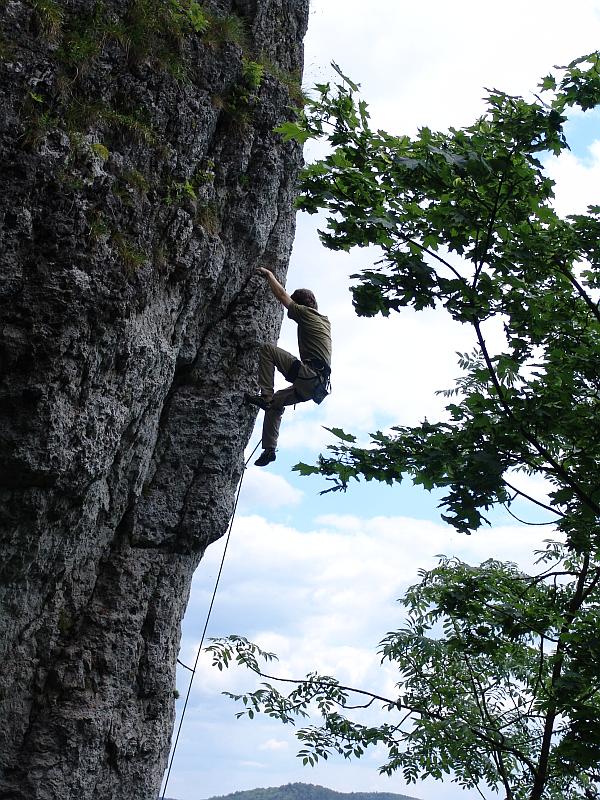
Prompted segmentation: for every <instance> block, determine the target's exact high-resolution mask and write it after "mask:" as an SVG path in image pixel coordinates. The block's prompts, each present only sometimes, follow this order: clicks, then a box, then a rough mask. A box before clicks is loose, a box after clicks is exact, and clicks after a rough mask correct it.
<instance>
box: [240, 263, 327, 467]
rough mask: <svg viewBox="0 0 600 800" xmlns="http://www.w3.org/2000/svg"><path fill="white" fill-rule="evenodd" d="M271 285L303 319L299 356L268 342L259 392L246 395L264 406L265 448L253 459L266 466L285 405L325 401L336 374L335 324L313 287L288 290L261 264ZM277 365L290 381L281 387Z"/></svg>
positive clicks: (291, 314)
mask: <svg viewBox="0 0 600 800" xmlns="http://www.w3.org/2000/svg"><path fill="white" fill-rule="evenodd" d="M256 271H257V272H258V273H260V274H261V275H263V276H264V277H265V278H266V280H267V283H268V284H269V288H270V289H271V291H272V292H273V294H274V295H275V297H276V298H277V300H279V302H280V303H283V305H284V306H285V307H286V308H287V314H288V317H289V318H290V319H293V320H294V322H295V323H296V324H297V325H298V350H299V352H300V359H298V358H296V356H293V355H292V354H291V353H288V352H287V350H283V349H282V348H281V347H276V345H274V344H264V345H263V346H262V347H261V349H260V356H259V371H258V384H259V386H260V394H259V395H251V394H246V395H245V400H246V402H247V403H250V404H251V405H254V406H258V407H259V408H262V409H263V410H264V412H265V418H264V421H263V429H262V447H263V451H262V453H261V454H260V456H259V457H258V458H257V460H256V461H255V462H254V463H255V464H256V466H258V467H265V466H266V465H267V464H270V463H271V462H272V461H275V458H276V456H275V449H276V447H277V439H278V437H279V426H280V424H281V417H282V416H283V412H284V411H285V406H290V405H295V404H296V403H304V402H305V401H306V400H314V401H315V402H316V403H320V402H321V401H322V400H323V399H324V398H325V397H326V395H327V394H328V389H329V376H330V374H331V324H330V322H329V320H328V319H327V317H325V316H324V315H323V314H320V313H319V310H318V306H317V301H316V298H315V296H314V294H313V293H312V292H311V291H310V289H296V291H295V292H293V293H292V294H291V295H289V294H288V293H287V292H286V290H285V289H284V288H283V286H282V285H281V284H280V283H279V281H278V280H277V278H276V277H275V275H274V274H273V273H272V272H271V270H269V269H266V268H265V267H258V268H257V270H256ZM275 368H277V369H278V370H279V372H281V374H282V375H283V376H284V377H285V379H286V380H288V381H289V382H290V383H291V386H287V387H286V388H285V389H280V390H279V391H278V392H276V391H275V390H274V380H275Z"/></svg>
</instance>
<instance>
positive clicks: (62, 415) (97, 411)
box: [0, 0, 308, 800]
mask: <svg viewBox="0 0 600 800" xmlns="http://www.w3.org/2000/svg"><path fill="white" fill-rule="evenodd" d="M307 5H308V0H212V2H204V3H201V4H200V5H198V4H197V3H195V2H194V0H178V2H176V3H168V2H165V0H132V2H129V3H123V2H119V1H118V0H103V2H102V3H92V2H89V1H88V0H73V1H72V2H68V3H58V2H55V0H28V2H21V1H20V0H5V2H3V3H2V4H0V7H1V9H2V11H1V20H2V25H1V28H0V161H1V164H2V171H1V175H0V184H1V185H0V189H1V191H0V248H1V249H0V255H1V265H0V547H1V562H0V661H1V667H0V798H6V799H7V800H50V799H52V800H54V799H55V798H60V799H61V800H67V799H68V798H77V800H88V798H89V799H90V800H91V799H92V798H93V799H94V800H100V799H103V800H109V799H110V800H118V799H119V798H123V800H137V798H139V799H140V800H149V798H152V797H155V796H156V793H157V789H158V787H159V784H160V780H161V777H162V772H163V769H164V766H165V763H166V758H167V754H168V748H169V740H170V735H171V731H172V725H173V716H174V711H173V704H174V698H173V690H174V674H175V660H176V656H177V651H178V646H179V636H180V622H181V618H182V615H183V613H184V610H185V605H186V601H187V598H188V593H189V587H190V581H191V577H192V573H193V571H194V569H195V567H196V566H197V564H198V562H199V560H200V559H201V557H202V554H203V553H204V550H205V549H206V547H207V546H208V545H209V544H210V543H211V542H213V541H215V540H216V539H217V538H218V537H220V536H221V535H222V534H223V533H224V531H225V529H226V526H227V522H228V519H229V516H230V513H231V509H232V502H233V494H234V490H235V488H236V484H237V482H238V479H239V477H240V474H241V469H242V463H243V462H242V458H243V450H244V446H245V444H246V443H247V440H248V437H249V435H250V433H251V429H252V425H253V422H254V414H253V413H252V412H250V411H249V410H248V409H247V408H245V407H244V406H243V405H242V403H241V397H242V394H243V392H244V391H245V390H248V389H253V388H255V379H254V375H255V370H256V356H257V349H258V345H259V344H260V343H261V342H262V341H264V340H274V339H275V338H276V336H277V332H278V330H279V325H280V322H281V314H280V311H279V309H278V308H277V305H276V303H274V301H273V300H272V298H270V297H268V296H267V295H265V293H264V283H263V282H262V281H261V280H259V279H258V278H256V277H254V275H253V270H254V268H255V266H256V265H257V264H258V263H259V262H260V263H261V264H265V263H268V264H272V265H273V266H274V267H275V268H276V270H277V272H278V274H279V276H280V277H282V278H283V276H284V275H285V270H286V267H287V261H288V257H289V252H290V249H291V243H292V238H293V230H294V215H293V211H292V201H293V193H294V188H293V187H294V180H295V176H296V173H297V169H298V166H299V164H300V161H301V153H300V152H299V150H298V148H297V147H296V146H295V145H293V144H284V143H283V142H282V141H281V138H280V137H279V136H278V135H277V134H275V133H274V132H273V128H274V126H275V125H277V124H278V123H279V122H281V121H283V120H284V119H288V118H289V115H290V111H289V106H290V104H292V105H293V102H294V99H293V98H294V96H295V94H296V93H297V82H298V76H299V74H300V70H301V67H302V50H301V42H302V37H303V35H304V31H305V27H306V21H307V13H308V10H307ZM196 28H197V30H196ZM257 64H258V65H259V67H260V69H259V68H258V67H257V66H256V65H257ZM290 94H291V95H292V98H290ZM198 746H199V747H201V743H198Z"/></svg>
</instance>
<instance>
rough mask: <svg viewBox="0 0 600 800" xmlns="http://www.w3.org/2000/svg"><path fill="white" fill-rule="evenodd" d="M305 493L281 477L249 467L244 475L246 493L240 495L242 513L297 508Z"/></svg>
mask: <svg viewBox="0 0 600 800" xmlns="http://www.w3.org/2000/svg"><path fill="white" fill-rule="evenodd" d="M303 496H304V493H303V492H301V491H300V490H299V489H296V488H295V487H294V486H292V485H291V484H290V483H289V482H288V481H287V480H286V479H285V478H283V477H282V476H281V475H277V474H275V473H274V472H269V471H268V470H265V469H261V468H260V467H252V466H251V467H248V469H247V471H246V474H245V475H244V491H243V492H242V493H241V494H240V511H241V512H242V513H243V512H247V511H251V510H252V509H255V508H260V509H261V510H263V511H264V510H268V509H274V508H282V507H286V508H287V507H293V506H297V505H298V504H299V503H300V502H301V501H302V498H303Z"/></svg>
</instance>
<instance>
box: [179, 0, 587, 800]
mask: <svg viewBox="0 0 600 800" xmlns="http://www.w3.org/2000/svg"><path fill="white" fill-rule="evenodd" d="M599 42H600V1H599V2H596V1H594V0H573V2H571V3H570V4H569V5H568V6H567V5H566V4H564V3H563V2H556V1H555V0H528V1H527V2H523V0H519V2H516V1H515V0H504V2H503V3H491V2H484V1H483V0H454V2H452V3H449V2H447V1H446V0H422V2H420V3H406V2H402V1H401V0H371V2H370V3H369V4H366V3H364V2H361V3H358V2H356V0H312V3H311V12H310V22H309V30H308V35H307V38H306V42H305V63H306V66H305V76H304V82H303V83H304V86H305V88H309V87H310V86H312V85H313V84H314V83H316V82H324V81H326V80H329V79H330V78H332V77H334V76H333V73H332V70H331V68H330V66H329V64H330V62H331V61H335V62H337V63H338V64H339V65H340V66H341V68H342V70H343V71H344V72H345V73H346V74H347V75H349V76H350V77H352V79H353V80H355V81H356V82H358V83H360V84H361V87H362V93H363V96H364V97H365V99H366V100H367V101H368V103H369V105H370V112H371V116H372V124H373V126H374V127H381V128H385V129H387V130H389V131H390V132H392V133H396V134H399V133H408V134H413V133H415V131H416V130H417V128H418V127H420V126H421V125H428V126H429V127H431V128H434V129H446V128H448V127H449V126H455V127H460V126H463V125H468V124H469V123H471V122H472V121H473V119H474V118H476V117H477V116H478V115H479V114H480V113H481V112H482V111H483V108H484V106H483V101H482V97H483V96H484V94H485V90H484V87H487V88H499V89H503V90H505V91H508V92H511V93H515V94H524V95H525V96H527V95H528V93H530V92H531V91H534V90H535V88H536V85H537V83H538V81H539V79H540V78H541V77H542V76H543V75H545V74H547V73H548V72H549V71H550V70H551V69H552V66H553V65H555V64H565V63H567V62H568V61H570V60H572V59H573V58H575V57H577V56H579V55H581V54H584V53H587V52H590V51H592V50H594V49H596V48H597V47H598V43H599ZM568 138H569V141H570V142H571V146H572V150H571V152H567V153H566V154H564V155H561V156H560V157H559V158H558V159H555V158H553V159H552V160H548V162H547V164H546V169H547V172H548V174H549V175H550V176H551V177H552V178H553V179H554V180H555V181H557V187H556V208H557V210H558V211H559V213H561V214H567V213H576V212H582V211H584V210H585V208H586V206H587V204H588V203H597V202H598V196H597V189H596V187H597V186H599V185H600V115H598V114H597V113H593V114H587V115H582V114H576V115H574V116H573V118H572V119H571V120H570V122H569V124H568ZM307 158H310V152H307ZM319 225H321V226H322V225H323V220H322V219H321V220H319V218H318V217H315V216H307V215H299V216H298V222H297V235H296V242H295V246H294V252H293V255H292V260H291V264H290V269H289V272H288V277H287V288H288V290H289V291H292V290H293V289H295V288H298V287H299V286H306V287H310V288H312V289H313V290H314V291H315V293H316V295H317V298H318V300H319V306H320V310H321V311H322V312H323V313H326V314H327V316H329V318H330V319H331V322H332V328H333V335H334V354H333V365H332V366H333V375H332V383H333V393H332V394H331V396H330V397H329V398H327V400H326V401H325V402H324V403H323V404H322V405H321V406H316V405H314V404H313V403H305V404H302V405H299V406H298V407H297V408H296V410H295V411H292V410H288V411H286V414H285V416H284V419H283V424H282V434H281V437H280V442H279V450H278V453H277V461H276V462H275V463H274V464H272V465H270V466H269V467H268V468H266V469H263V470H260V469H259V468H256V467H253V466H251V467H250V468H249V469H248V470H247V471H246V473H245V476H244V480H243V485H242V491H241V496H240V505H239V508H238V512H237V515H236V519H235V521H234V526H233V529H232V534H231V541H230V545H229V549H228V553H227V558H226V562H225V566H224V571H223V576H222V578H221V583H220V587H219V592H218V595H217V598H216V602H215V606H214V610H213V613H212V616H211V620H210V625H209V629H208V635H209V636H213V637H217V636H224V635H228V634H231V633H237V634H240V635H243V636H246V637H247V638H249V639H251V640H252V641H255V642H257V643H258V644H260V645H261V646H262V647H264V648H266V649H267V650H271V651H274V652H276V653H278V655H279V657H280V661H279V663H278V664H277V666H276V670H277V673H278V674H280V675H282V676H283V677H298V678H301V677H303V676H304V675H305V674H306V673H307V672H308V671H310V670H318V671H320V672H324V673H326V674H335V675H336V676H337V677H338V678H340V680H341V681H342V682H344V683H348V684H351V685H356V686H359V687H362V688H365V689H368V690H371V691H374V692H377V693H383V694H385V693H386V692H393V685H394V681H395V676H394V673H393V672H392V671H391V670H390V669H385V670H384V669H382V667H381V665H380V664H379V659H378V657H377V653H376V651H377V645H378V642H379V641H380V639H381V638H382V637H383V636H384V635H385V633H386V632H387V631H389V630H393V629H394V628H398V627H400V626H401V625H402V610H401V607H400V606H399V604H398V602H397V598H399V597H400V596H401V595H402V594H403V592H404V591H405V589H406V588H407V587H408V586H409V585H411V584H413V583H416V582H417V580H418V570H419V569H421V568H430V567H432V566H434V565H435V563H436V560H437V559H436V556H437V555H438V554H440V553H445V554H448V555H456V556H458V557H460V558H461V559H463V560H465V561H468V562H469V563H480V562H481V561H483V560H485V559H486V558H489V557H491V556H493V557H495V558H500V559H505V560H511V561H515V562H517V563H519V564H520V565H522V566H523V567H527V566H528V565H530V564H531V560H532V553H533V551H534V550H535V549H536V548H538V547H540V546H542V541H543V539H544V538H547V537H548V536H550V535H551V529H548V528H537V527H525V526H520V525H519V524H518V523H517V522H515V520H514V519H512V518H510V517H509V516H508V515H506V514H505V513H504V512H502V511H498V512H495V513H494V515H493V518H492V523H493V524H492V526H491V527H490V528H488V529H486V530H484V531H482V532H478V533H477V534H476V535H473V536H470V537H466V536H461V535H459V534H457V533H455V532H454V531H453V529H451V528H449V527H448V526H447V525H445V524H444V523H443V522H442V521H441V520H440V517H439V509H438V508H437V504H438V502H439V498H438V497H437V496H436V494H435V493H431V494H429V493H427V492H425V491H423V490H422V489H418V488H416V487H413V486H411V485H410V484H408V485H407V484H402V485H401V486H396V487H393V488H391V487H386V486H380V485H377V484H372V483H369V484H356V485H354V486H353V487H351V489H350V490H349V491H348V492H347V493H346V494H344V495H341V494H339V493H328V494H324V495H320V494H319V492H320V491H321V490H322V489H324V488H327V486H326V484H325V483H324V481H323V479H321V478H318V477H311V478H300V477H299V476H298V475H297V474H296V473H294V472H292V471H291V467H292V465H294V464H296V463H297V462H298V461H305V462H309V463H310V462H314V460H315V459H316V457H317V456H318V454H319V452H322V451H324V449H325V448H326V447H327V444H328V443H330V442H331V441H332V437H331V435H330V434H329V433H328V432H327V430H326V429H325V428H326V427H332V426H336V427H341V428H343V429H344V430H347V431H351V432H353V433H354V434H355V435H357V436H358V437H359V439H363V440H364V439H365V438H366V436H367V434H368V433H369V432H371V431H374V430H377V429H385V428H387V427H389V426H390V425H393V424H401V425H410V424H416V423H418V422H419V421H421V420H422V419H423V418H424V417H427V418H428V419H429V420H431V421H433V420H435V419H438V418H440V415H442V414H443V398H440V397H439V396H438V395H436V394H435V392H436V390H439V389H444V388H448V387H450V386H452V384H453V381H454V379H455V378H456V377H457V376H458V374H459V370H458V366H457V355H456V353H457V352H465V351H470V350H471V349H472V348H473V346H474V342H473V336H472V333H471V331H470V330H469V329H468V328H466V327H463V326H460V325H457V324H455V323H452V322H451V321H449V320H448V318H447V317H446V316H445V315H444V312H443V311H436V312H433V311H424V312H419V313H414V312H412V311H410V310H403V311H402V313H401V314H399V315H395V316H394V317H392V318H390V319H387V320H384V319H365V318H358V317H356V316H355V315H354V313H353V310H352V305H351V298H350V294H349V291H348V287H349V283H350V281H349V278H348V276H349V275H351V274H352V273H353V272H357V271H359V270H361V269H363V268H366V267H368V266H370V264H372V263H373V261H374V260H376V258H377V251H369V250H359V251H356V252H352V253H350V254H346V253H332V252H330V251H327V250H325V249H324V248H323V247H322V246H321V245H320V243H319V240H318V235H317V228H318V227H319ZM295 337H296V328H295V325H294V323H292V322H291V321H290V320H287V319H286V320H285V321H284V324H283V328H282V333H281V338H280V341H279V344H280V346H282V347H285V348H286V349H288V350H290V351H292V352H294V351H295V350H296V341H295ZM261 421H262V414H261V415H259V419H258V421H257V427H256V428H255V432H254V435H253V437H252V439H251V442H250V446H249V449H248V453H249V452H250V450H251V449H253V448H254V446H255V445H256V443H257V442H258V440H259V438H260V423H261ZM521 481H523V479H522V478H521ZM523 488H524V489H525V490H526V491H528V492H529V493H530V494H531V493H533V494H534V495H535V496H537V497H539V498H540V499H543V496H544V492H545V489H546V488H547V487H545V486H544V485H543V483H542V482H541V481H537V482H535V481H531V480H530V481H529V482H528V484H527V486H525V485H524V484H523ZM528 519H529V520H530V521H539V519H538V518H533V517H532V516H531V512H529V517H528ZM223 544H224V542H223V540H221V541H220V542H217V543H215V544H214V545H213V546H211V547H210V548H209V550H208V552H207V554H206V556H205V558H204V559H203V561H202V562H201V564H200V566H199V568H198V570H197V573H196V575H195V577H194V581H193V586H192V592H191V596H190V602H189V607H188V611H187V614H186V618H185V620H184V624H183V634H182V647H181V659H182V660H183V661H184V662H185V663H193V661H194V658H195V654H196V650H197V647H198V643H199V640H200V636H201V632H202V628H203V625H204V620H205V616H206V612H207V609H208V606H209V603H210V597H211V594H212V591H213V586H214V581H215V578H216V574H217V571H218V568H219V563H220V560H221V556H222V552H223ZM188 675H189V673H186V672H185V671H184V670H182V671H181V672H180V674H179V676H178V689H179V691H180V693H181V694H182V695H184V694H185V691H186V690H187V685H188ZM253 686H254V683H253V681H252V676H251V675H250V674H249V673H247V672H244V671H242V670H229V671H227V672H224V673H220V672H218V671H217V670H215V669H214V668H211V666H210V659H209V658H208V656H204V655H203V656H201V658H200V662H199V669H198V672H197V674H196V677H195V680H194V684H193V688H192V693H191V698H190V704H189V706H188V710H187V712H186V718H185V724H184V727H183V731H182V734H181V738H180V742H179V746H178V751H177V755H176V759H175V762H174V765H173V771H172V774H171V778H170V781H169V787H168V792H167V795H168V796H169V797H175V798H178V800H203V798H208V797H211V796H214V795H221V794H226V793H229V792H232V791H237V790H242V789H252V788H256V787H259V786H263V787H264V786H279V785H281V784H285V783H290V782H295V781H304V782H307V783H317V784H321V785H323V786H328V787H329V788H332V789H336V790H338V791H348V792H350V791H388V792H399V793H404V794H407V795H411V796H414V797H418V798H422V800H434V799H435V800H472V799H473V800H474V798H476V797H479V795H478V794H477V793H476V792H465V791H463V790H461V789H460V788H459V787H457V786H456V785H455V784H453V783H451V782H450V781H444V782H443V783H440V782H435V781H424V782H420V783H418V784H412V785H409V786H406V785H405V783H404V781H403V779H402V776H401V775H399V774H396V775H393V776H392V777H384V776H380V775H379V773H378V770H377V767H378V766H379V765H380V764H381V763H382V761H383V758H382V753H381V752H377V751H376V750H374V751H368V752H367V754H366V755H365V756H364V757H363V759H361V760H360V761H354V762H346V761H342V760H336V759H333V760H331V761H328V762H327V763H326V764H325V765H318V766H317V767H316V768H313V769H311V768H307V767H304V768H303V767H302V765H301V762H300V760H299V759H298V758H297V757H296V753H297V750H298V749H299V745H298V742H297V741H296V740H295V739H294V736H293V730H292V729H290V728H288V727H284V726H282V725H280V724H279V723H275V722H272V721H270V720H268V719H266V718H260V717H259V718H258V719H255V720H254V721H248V720H245V719H243V720H236V719H235V712H236V711H237V710H238V709H237V707H236V706H235V704H234V703H232V702H231V701H230V700H228V699H226V698H224V697H223V696H222V692H223V691H231V692H236V691H237V692H241V691H244V690H246V689H251V688H253ZM178 708H179V710H180V708H181V701H180V702H179V703H178ZM486 796H489V795H486ZM492 796H494V795H492Z"/></svg>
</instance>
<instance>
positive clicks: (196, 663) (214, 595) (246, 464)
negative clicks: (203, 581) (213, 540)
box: [161, 441, 260, 800]
mask: <svg viewBox="0 0 600 800" xmlns="http://www.w3.org/2000/svg"><path fill="white" fill-rule="evenodd" d="M259 445H260V441H259V442H258V444H257V445H256V447H255V448H254V450H253V451H252V452H251V453H250V455H249V456H248V458H247V459H246V461H245V462H244V469H243V471H242V474H241V477H240V482H239V484H238V490H237V494H236V496H235V503H234V504H233V513H232V514H231V519H230V520H229V529H228V531H227V538H226V539H225V547H224V548H223V556H222V558H221V565H220V567H219V572H218V574H217V580H216V581H215V588H214V589H213V594H212V598H211V601H210V605H209V607H208V613H207V615H206V621H205V623H204V629H203V631H202V636H201V637H200V644H199V645H198V651H197V653H196V659H195V661H194V666H193V667H188V666H187V665H186V664H184V663H183V662H182V661H179V659H177V662H178V663H179V664H181V666H182V667H185V668H186V669H187V670H189V671H190V672H191V673H192V674H191V675H190V682H189V684H188V688H187V693H186V695H185V701H184V703H183V709H182V711H181V717H180V719H179V726H178V728H177V735H176V736H175V742H174V744H173V750H172V751H171V758H170V759H169V766H168V769H167V775H166V778H165V785H164V788H163V793H162V796H161V800H165V794H166V792H167V786H168V785H169V778H170V777H171V768H172V766H173V761H174V759H175V753H176V751H177V745H178V743H179V734H180V733H181V728H182V726H183V720H184V717H185V712H186V710H187V706H188V700H189V699H190V692H191V691H192V683H193V681H194V675H195V674H196V668H197V666H198V660H199V658H200V653H201V652H202V645H203V644H204V637H205V635H206V629H207V628H208V623H209V621H210V615H211V613H212V610H213V605H214V603H215V597H216V596H217V589H218V588H219V581H220V580H221V573H222V572H223V564H224V563H225V556H226V555H227V547H228V545H229V539H230V537H231V529H232V528H233V521H234V519H235V512H236V510H237V505H238V500H239V499H240V492H241V491H242V481H243V480H244V473H245V472H246V467H247V466H248V463H249V462H250V459H251V458H252V456H253V455H254V453H256V451H257V450H258V447H259Z"/></svg>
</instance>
